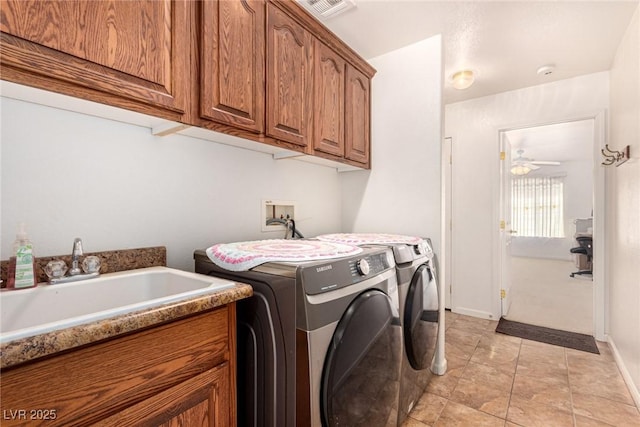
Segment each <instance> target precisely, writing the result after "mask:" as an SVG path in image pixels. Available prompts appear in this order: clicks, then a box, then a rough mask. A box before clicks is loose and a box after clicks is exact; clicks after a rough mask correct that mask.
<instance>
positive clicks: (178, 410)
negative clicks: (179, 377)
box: [95, 363, 233, 427]
mask: <svg viewBox="0 0 640 427" xmlns="http://www.w3.org/2000/svg"><path fill="white" fill-rule="evenodd" d="M228 391H229V365H228V364H226V363H225V364H223V365H221V366H218V367H217V368H214V369H211V370H209V371H207V372H205V373H203V374H200V375H198V376H197V377H195V378H192V379H190V380H187V381H185V382H183V383H180V384H178V385H177V386H175V387H172V388H170V389H169V390H166V391H163V392H162V393H160V394H158V395H156V396H154V397H152V398H149V399H147V400H144V401H142V402H140V403H138V404H137V405H134V406H132V407H129V408H127V409H125V410H124V411H121V412H119V413H117V414H115V415H113V416H111V417H109V418H108V419H105V420H102V421H100V422H98V423H96V424H95V425H96V426H101V427H107V426H113V427H121V426H134V425H154V426H165V427H174V426H175V427H181V426H189V427H210V426H219V427H231V426H232V425H233V424H231V419H230V418H231V417H230V415H229V400H230V398H229V392H228Z"/></svg>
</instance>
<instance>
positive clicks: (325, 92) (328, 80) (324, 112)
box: [313, 40, 346, 157]
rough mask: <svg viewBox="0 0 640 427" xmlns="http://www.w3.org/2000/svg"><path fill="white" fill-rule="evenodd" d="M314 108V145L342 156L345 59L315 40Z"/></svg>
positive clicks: (315, 148) (325, 151)
mask: <svg viewBox="0 0 640 427" xmlns="http://www.w3.org/2000/svg"><path fill="white" fill-rule="evenodd" d="M314 65H315V85H314V88H315V92H314V94H315V103H314V104H315V108H314V121H313V131H314V132H313V148H314V150H315V151H321V152H324V153H327V154H333V155H335V156H339V157H342V156H344V140H345V133H344V125H345V117H344V112H345V66H346V63H345V61H344V59H342V57H341V56H340V55H338V54H337V53H335V52H334V51H333V50H331V49H330V48H329V47H328V46H326V45H324V44H322V43H320V41H317V40H316V52H315V61H314Z"/></svg>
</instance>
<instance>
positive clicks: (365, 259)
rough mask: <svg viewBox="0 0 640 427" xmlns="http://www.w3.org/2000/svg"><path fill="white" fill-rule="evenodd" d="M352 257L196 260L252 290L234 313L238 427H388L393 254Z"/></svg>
mask: <svg viewBox="0 0 640 427" xmlns="http://www.w3.org/2000/svg"><path fill="white" fill-rule="evenodd" d="M287 242H288V243H282V244H283V245H300V244H303V245H319V244H326V243H327V242H324V243H323V242H317V241H307V242H304V241H300V240H296V241H295V242H292V241H287ZM352 248H356V249H358V250H359V251H361V252H360V253H356V254H353V253H350V254H348V255H344V253H343V255H340V256H338V257H334V258H326V259H321V260H315V261H309V260H300V259H298V260H289V261H284V260H282V259H277V260H272V261H269V262H264V263H260V264H259V265H256V266H252V267H250V268H249V269H247V270H245V271H231V270H229V269H226V268H222V267H221V266H220V265H218V264H216V261H219V260H216V259H212V258H211V256H210V255H211V253H212V251H210V250H208V251H207V252H205V251H196V252H195V254H194V257H195V259H196V271H197V272H199V273H204V274H209V275H214V276H218V277H224V278H227V279H231V280H236V281H241V282H245V283H249V284H250V285H252V286H253V288H254V296H253V297H251V298H249V299H247V300H242V301H239V302H238V305H237V318H238V325H237V330H238V332H237V334H238V339H237V355H238V356H237V358H238V364H237V366H238V377H237V380H238V425H241V426H274V427H280V426H283V427H284V426H294V425H297V426H311V427H320V426H337V425H367V426H370V427H375V426H380V427H383V426H388V425H395V423H396V420H397V402H398V399H399V393H400V375H401V369H402V326H401V321H400V313H399V299H398V294H397V291H398V289H397V277H396V273H395V264H394V260H393V254H392V252H391V250H389V249H388V248H379V247H377V248H358V247H355V246H352ZM210 249H211V248H210ZM207 253H209V255H208V254H207ZM298 253H299V252H298ZM237 258H238V259H242V260H245V259H246V258H247V256H239V257H237ZM226 261H232V260H229V259H228V257H227V259H226ZM221 264H223V265H225V263H224V262H223V263H221ZM236 264H237V263H236ZM229 265H230V264H229ZM229 265H226V266H229Z"/></svg>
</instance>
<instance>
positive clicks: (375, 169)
mask: <svg viewBox="0 0 640 427" xmlns="http://www.w3.org/2000/svg"><path fill="white" fill-rule="evenodd" d="M441 44H442V40H441V37H440V36H435V37H432V38H429V39H426V40H423V41H421V42H418V43H415V44H412V45H409V46H406V47H404V48H402V49H398V50H396V51H393V52H390V53H388V54H385V55H381V56H379V57H376V58H373V59H371V60H369V63H370V64H371V65H372V66H373V67H375V68H376V70H377V73H376V75H375V77H374V79H373V83H372V107H371V128H372V142H371V152H372V160H371V163H372V169H371V171H357V172H348V173H345V174H343V176H342V177H341V178H342V184H343V192H342V206H343V220H342V223H343V224H342V227H343V231H345V232H387V233H398V234H408V235H416V236H423V237H430V238H431V239H432V242H433V244H434V249H435V251H436V253H438V255H440V252H439V248H440V240H441V239H440V216H441V213H440V209H441V202H440V170H441V167H440V150H441V134H442V133H441V127H442V126H441V119H442V85H441V82H442V46H441Z"/></svg>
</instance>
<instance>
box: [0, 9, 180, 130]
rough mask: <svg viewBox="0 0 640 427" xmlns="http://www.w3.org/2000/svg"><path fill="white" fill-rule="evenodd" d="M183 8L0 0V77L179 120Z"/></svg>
mask: <svg viewBox="0 0 640 427" xmlns="http://www.w3.org/2000/svg"><path fill="white" fill-rule="evenodd" d="M187 5H188V3H187V2H185V1H184V0H158V1H144V2H142V1H120V0H101V1H80V0H3V1H2V14H1V20H0V29H1V31H2V35H1V36H2V58H1V63H2V78H3V79H4V80H10V81H15V82H18V83H23V84H25V83H26V84H29V85H31V86H36V87H40V88H43V89H46V90H51V91H55V92H60V93H65V94H68V95H72V96H76V97H80V98H85V99H92V100H97V101H99V102H104V103H108V104H112V105H117V106H119V107H123V108H128V109H132V110H138V111H142V112H147V113H151V114H154V113H155V114H156V115H159V116H167V117H168V118H171V119H180V118H181V117H182V115H183V114H184V113H185V111H186V95H187V93H186V92H187V91H188V85H187V80H186V79H187V78H188V76H186V75H185V70H187V69H188V65H187V64H188V61H189V49H188V48H186V46H188V43H189V25H188V19H189V17H188V11H187ZM163 112H164V113H163Z"/></svg>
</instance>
